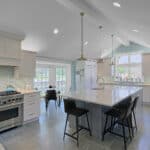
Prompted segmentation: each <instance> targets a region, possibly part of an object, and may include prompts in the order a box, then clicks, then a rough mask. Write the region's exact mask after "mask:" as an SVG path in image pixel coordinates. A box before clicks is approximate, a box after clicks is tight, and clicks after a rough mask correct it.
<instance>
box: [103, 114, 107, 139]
mask: <svg viewBox="0 0 150 150" xmlns="http://www.w3.org/2000/svg"><path fill="white" fill-rule="evenodd" d="M107 122H108V116H107V115H106V120H105V125H104V131H103V135H102V141H104V136H105V133H106V128H107Z"/></svg>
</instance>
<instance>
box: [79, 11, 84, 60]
mask: <svg viewBox="0 0 150 150" xmlns="http://www.w3.org/2000/svg"><path fill="white" fill-rule="evenodd" d="M80 15H81V58H83V48H84V45H83V42H84V41H83V40H84V39H83V34H84V31H83V16H84V13H83V12H81V13H80Z"/></svg>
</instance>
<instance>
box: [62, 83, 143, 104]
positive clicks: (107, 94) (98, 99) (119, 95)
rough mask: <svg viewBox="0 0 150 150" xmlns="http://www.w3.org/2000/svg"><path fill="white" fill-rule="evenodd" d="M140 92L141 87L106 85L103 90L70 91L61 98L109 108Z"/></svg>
mask: <svg viewBox="0 0 150 150" xmlns="http://www.w3.org/2000/svg"><path fill="white" fill-rule="evenodd" d="M140 90H142V87H133V86H114V85H107V86H104V89H95V90H82V91H70V92H67V93H64V94H62V96H63V97H64V98H71V99H75V100H79V101H84V102H87V103H93V104H99V105H103V106H110V107H111V106H113V105H115V104H117V103H118V102H120V101H122V100H123V99H125V98H126V97H128V96H130V95H133V94H135V93H137V92H138V91H140Z"/></svg>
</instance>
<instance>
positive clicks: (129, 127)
mask: <svg viewBox="0 0 150 150" xmlns="http://www.w3.org/2000/svg"><path fill="white" fill-rule="evenodd" d="M127 126H128V131H129V137H130V140H132V136H131V125H130V123H129V118H128V119H127Z"/></svg>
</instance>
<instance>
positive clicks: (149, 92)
mask: <svg viewBox="0 0 150 150" xmlns="http://www.w3.org/2000/svg"><path fill="white" fill-rule="evenodd" d="M143 102H148V103H150V86H145V87H144V89H143Z"/></svg>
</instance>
